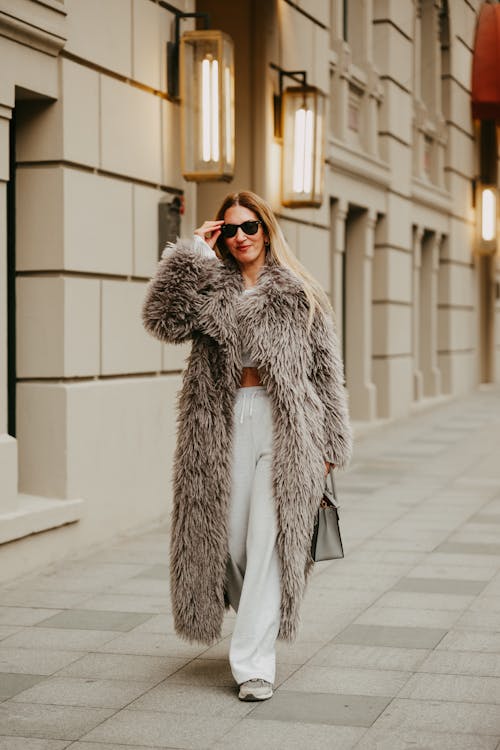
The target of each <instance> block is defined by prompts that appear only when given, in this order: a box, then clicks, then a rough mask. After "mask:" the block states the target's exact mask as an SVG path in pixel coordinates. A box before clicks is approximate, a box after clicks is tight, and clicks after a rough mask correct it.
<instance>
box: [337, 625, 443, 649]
mask: <svg viewBox="0 0 500 750" xmlns="http://www.w3.org/2000/svg"><path fill="white" fill-rule="evenodd" d="M445 635H446V631H445V630H442V629H438V628H413V627H389V626H382V625H380V626H379V625H350V626H349V627H347V628H346V629H345V630H343V631H342V633H340V634H339V635H337V636H336V637H335V643H352V644H358V645H360V646H390V647H400V648H433V647H435V646H436V645H437V644H438V643H439V642H440V641H441V639H442V638H443V637H444V636H445Z"/></svg>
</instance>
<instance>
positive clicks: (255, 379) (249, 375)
mask: <svg viewBox="0 0 500 750" xmlns="http://www.w3.org/2000/svg"><path fill="white" fill-rule="evenodd" d="M253 385H262V381H261V379H260V375H259V371H258V369H257V368H256V367H244V368H243V370H242V372H241V382H240V388H250V387H251V386H253Z"/></svg>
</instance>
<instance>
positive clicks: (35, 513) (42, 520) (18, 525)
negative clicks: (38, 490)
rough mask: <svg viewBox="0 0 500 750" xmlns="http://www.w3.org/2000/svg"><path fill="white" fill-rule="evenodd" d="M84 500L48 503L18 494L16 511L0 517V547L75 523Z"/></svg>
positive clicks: (32, 496)
mask: <svg viewBox="0 0 500 750" xmlns="http://www.w3.org/2000/svg"><path fill="white" fill-rule="evenodd" d="M84 506H85V501H84V500H80V499H77V500H52V499H50V498H47V497H38V496H36V495H24V494H19V495H18V496H17V507H16V510H13V511H10V512H7V513H2V514H1V515H0V544H5V543H7V542H12V541H14V540H15V539H21V538H22V537H25V536H29V535H30V534H38V533H39V532H41V531H48V530H49V529H55V528H57V527H58V526H63V525H64V524H67V523H74V522H75V521H79V520H80V518H81V517H82V515H83V510H84Z"/></svg>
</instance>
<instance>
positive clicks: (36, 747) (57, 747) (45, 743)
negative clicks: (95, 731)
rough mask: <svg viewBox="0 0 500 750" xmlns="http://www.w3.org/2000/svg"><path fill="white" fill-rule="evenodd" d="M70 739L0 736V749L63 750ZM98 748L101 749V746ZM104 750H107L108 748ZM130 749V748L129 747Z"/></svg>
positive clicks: (69, 742) (70, 741) (68, 744)
mask: <svg viewBox="0 0 500 750" xmlns="http://www.w3.org/2000/svg"><path fill="white" fill-rule="evenodd" d="M71 743H72V740H69V741H68V740H39V739H34V738H32V737H0V750H64V748H66V747H69V746H70V744H71ZM87 750H89V749H88V748H87ZM99 750H103V748H102V747H101V748H100V749H99ZM106 750H109V749H108V748H107V749H106ZM129 750H130V749H129Z"/></svg>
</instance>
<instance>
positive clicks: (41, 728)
mask: <svg viewBox="0 0 500 750" xmlns="http://www.w3.org/2000/svg"><path fill="white" fill-rule="evenodd" d="M112 713H113V709H108V708H76V707H74V706H47V705H41V704H37V705H35V704H32V703H13V702H12V701H6V702H5V703H0V735H12V736H14V737H16V736H17V737H40V738H43V739H49V740H50V739H54V740H77V739H79V738H80V737H81V736H82V735H83V734H85V733H86V732H89V731H90V730H91V729H93V728H94V727H95V726H97V725H98V724H100V723H101V722H102V721H104V720H105V719H107V718H108V716H110V715H111V714H112Z"/></svg>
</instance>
